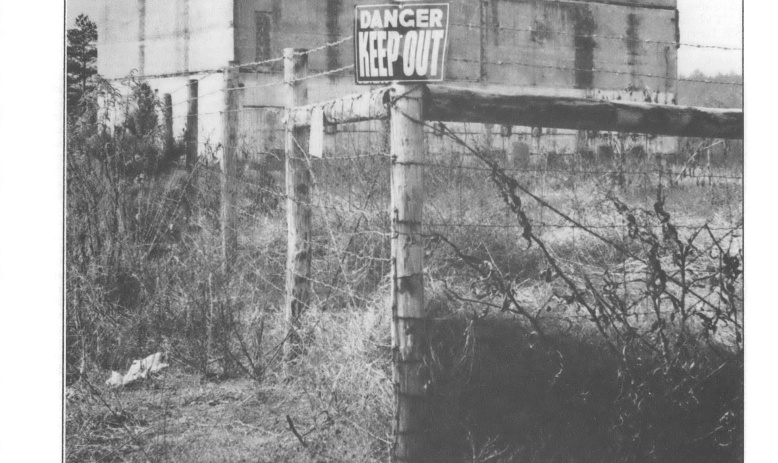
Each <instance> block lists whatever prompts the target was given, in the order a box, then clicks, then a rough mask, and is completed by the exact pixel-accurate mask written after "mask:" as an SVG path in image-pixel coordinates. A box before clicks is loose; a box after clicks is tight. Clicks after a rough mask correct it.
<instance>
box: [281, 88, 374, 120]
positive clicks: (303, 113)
mask: <svg viewBox="0 0 778 463" xmlns="http://www.w3.org/2000/svg"><path fill="white" fill-rule="evenodd" d="M387 92H388V88H380V89H378V90H373V91H370V92H367V93H358V94H353V95H347V96H344V97H342V98H337V99H334V100H329V101H325V102H322V103H316V104H311V105H306V106H302V107H298V108H294V109H293V110H292V111H291V113H290V115H289V123H290V125H291V126H293V127H307V126H309V125H310V124H311V113H312V112H313V109H314V108H316V107H320V108H322V111H323V113H324V124H325V125H337V124H348V123H352V122H364V121H372V120H377V119H379V120H383V119H388V118H389V111H388V110H387V108H386V102H387V101H388V100H387V98H388V94H387Z"/></svg>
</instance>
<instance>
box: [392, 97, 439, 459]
mask: <svg viewBox="0 0 778 463" xmlns="http://www.w3.org/2000/svg"><path fill="white" fill-rule="evenodd" d="M422 95H423V90H422V87H420V86H415V85H395V86H394V87H393V92H392V99H393V106H392V107H391V108H390V111H391V153H392V173H391V183H392V185H391V189H392V200H391V201H392V204H391V214H392V261H393V267H392V281H393V284H392V362H393V381H394V394H395V420H394V423H393V433H394V443H393V446H392V455H391V458H392V461H393V462H423V461H426V444H425V441H426V430H427V427H428V417H429V408H428V404H427V388H428V383H429V370H428V368H427V367H426V366H425V365H424V358H423V357H424V352H425V350H426V348H427V322H428V320H427V316H426V313H425V309H424V277H423V270H424V249H423V240H422V237H421V233H422V210H423V209H424V178H423V166H422V165H421V164H422V163H423V162H424V126H423V124H422V123H421V121H422V117H423V116H422V115H423V101H422Z"/></svg>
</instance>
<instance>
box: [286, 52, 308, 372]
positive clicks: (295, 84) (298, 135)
mask: <svg viewBox="0 0 778 463" xmlns="http://www.w3.org/2000/svg"><path fill="white" fill-rule="evenodd" d="M307 73H308V55H307V54H306V53H305V50H300V49H295V48H285V49H284V82H285V86H286V112H287V122H286V140H285V145H284V147H285V153H284V154H285V156H286V226H287V253H286V305H285V320H286V326H287V330H288V332H287V337H286V341H285V343H284V358H285V360H286V361H287V362H288V361H291V360H293V359H294V358H295V357H296V356H297V355H299V353H300V335H299V331H298V330H299V328H300V316H301V315H302V313H303V310H305V308H306V307H308V304H309V302H310V282H309V281H308V279H309V278H310V273H311V244H310V243H311V205H310V204H311V185H312V183H311V173H310V172H309V171H308V167H307V163H306V161H305V156H306V153H305V152H304V150H306V149H307V144H308V139H307V137H306V136H305V133H306V132H307V130H306V129H304V128H296V127H294V126H292V125H291V124H290V122H289V115H290V113H291V110H292V108H294V107H296V106H302V105H305V104H306V103H307V102H308V101H307V100H308V88H307V85H306V83H305V81H304V80H300V79H303V78H304V77H305V76H306V75H307Z"/></svg>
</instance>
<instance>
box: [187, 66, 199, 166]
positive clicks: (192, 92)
mask: <svg viewBox="0 0 778 463" xmlns="http://www.w3.org/2000/svg"><path fill="white" fill-rule="evenodd" d="M197 87H198V85H197V79H190V80H189V97H188V100H187V102H188V107H187V111H186V167H187V168H188V169H190V170H191V169H192V168H194V165H195V164H197V136H198V135H197V124H198V120H197Z"/></svg>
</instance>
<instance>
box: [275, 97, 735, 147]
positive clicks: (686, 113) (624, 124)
mask: <svg viewBox="0 0 778 463" xmlns="http://www.w3.org/2000/svg"><path fill="white" fill-rule="evenodd" d="M424 98H425V104H424V108H425V110H424V119H425V120H427V121H442V122H472V123H481V124H500V125H520V126H527V127H547V128H556V129H572V130H593V131H602V132H628V133H646V134H653V135H666V136H678V137H699V138H729V139H742V138H743V111H742V110H739V109H714V108H697V107H690V106H674V105H661V104H653V103H633V102H626V101H606V100H597V99H590V98H575V97H563V96H552V95H516V94H510V93H499V92H494V91H486V90H479V89H472V88H458V87H449V86H446V85H431V86H429V87H428V88H427V90H426V92H425V94H424ZM388 101H389V92H388V88H380V89H377V90H372V91H370V92H367V93H362V94H356V95H349V96H346V97H343V98H338V99H335V100H331V101H326V102H323V103H317V104H312V105H307V106H302V107H299V108H296V109H294V110H293V111H292V112H291V115H290V122H291V123H292V125H293V126H308V125H310V123H311V113H312V112H313V108H314V107H317V106H318V107H321V108H322V110H323V113H324V121H325V123H326V124H345V123H351V122H362V121H368V120H375V119H386V118H388V117H389V112H388V109H387V107H386V104H387V103H388Z"/></svg>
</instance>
